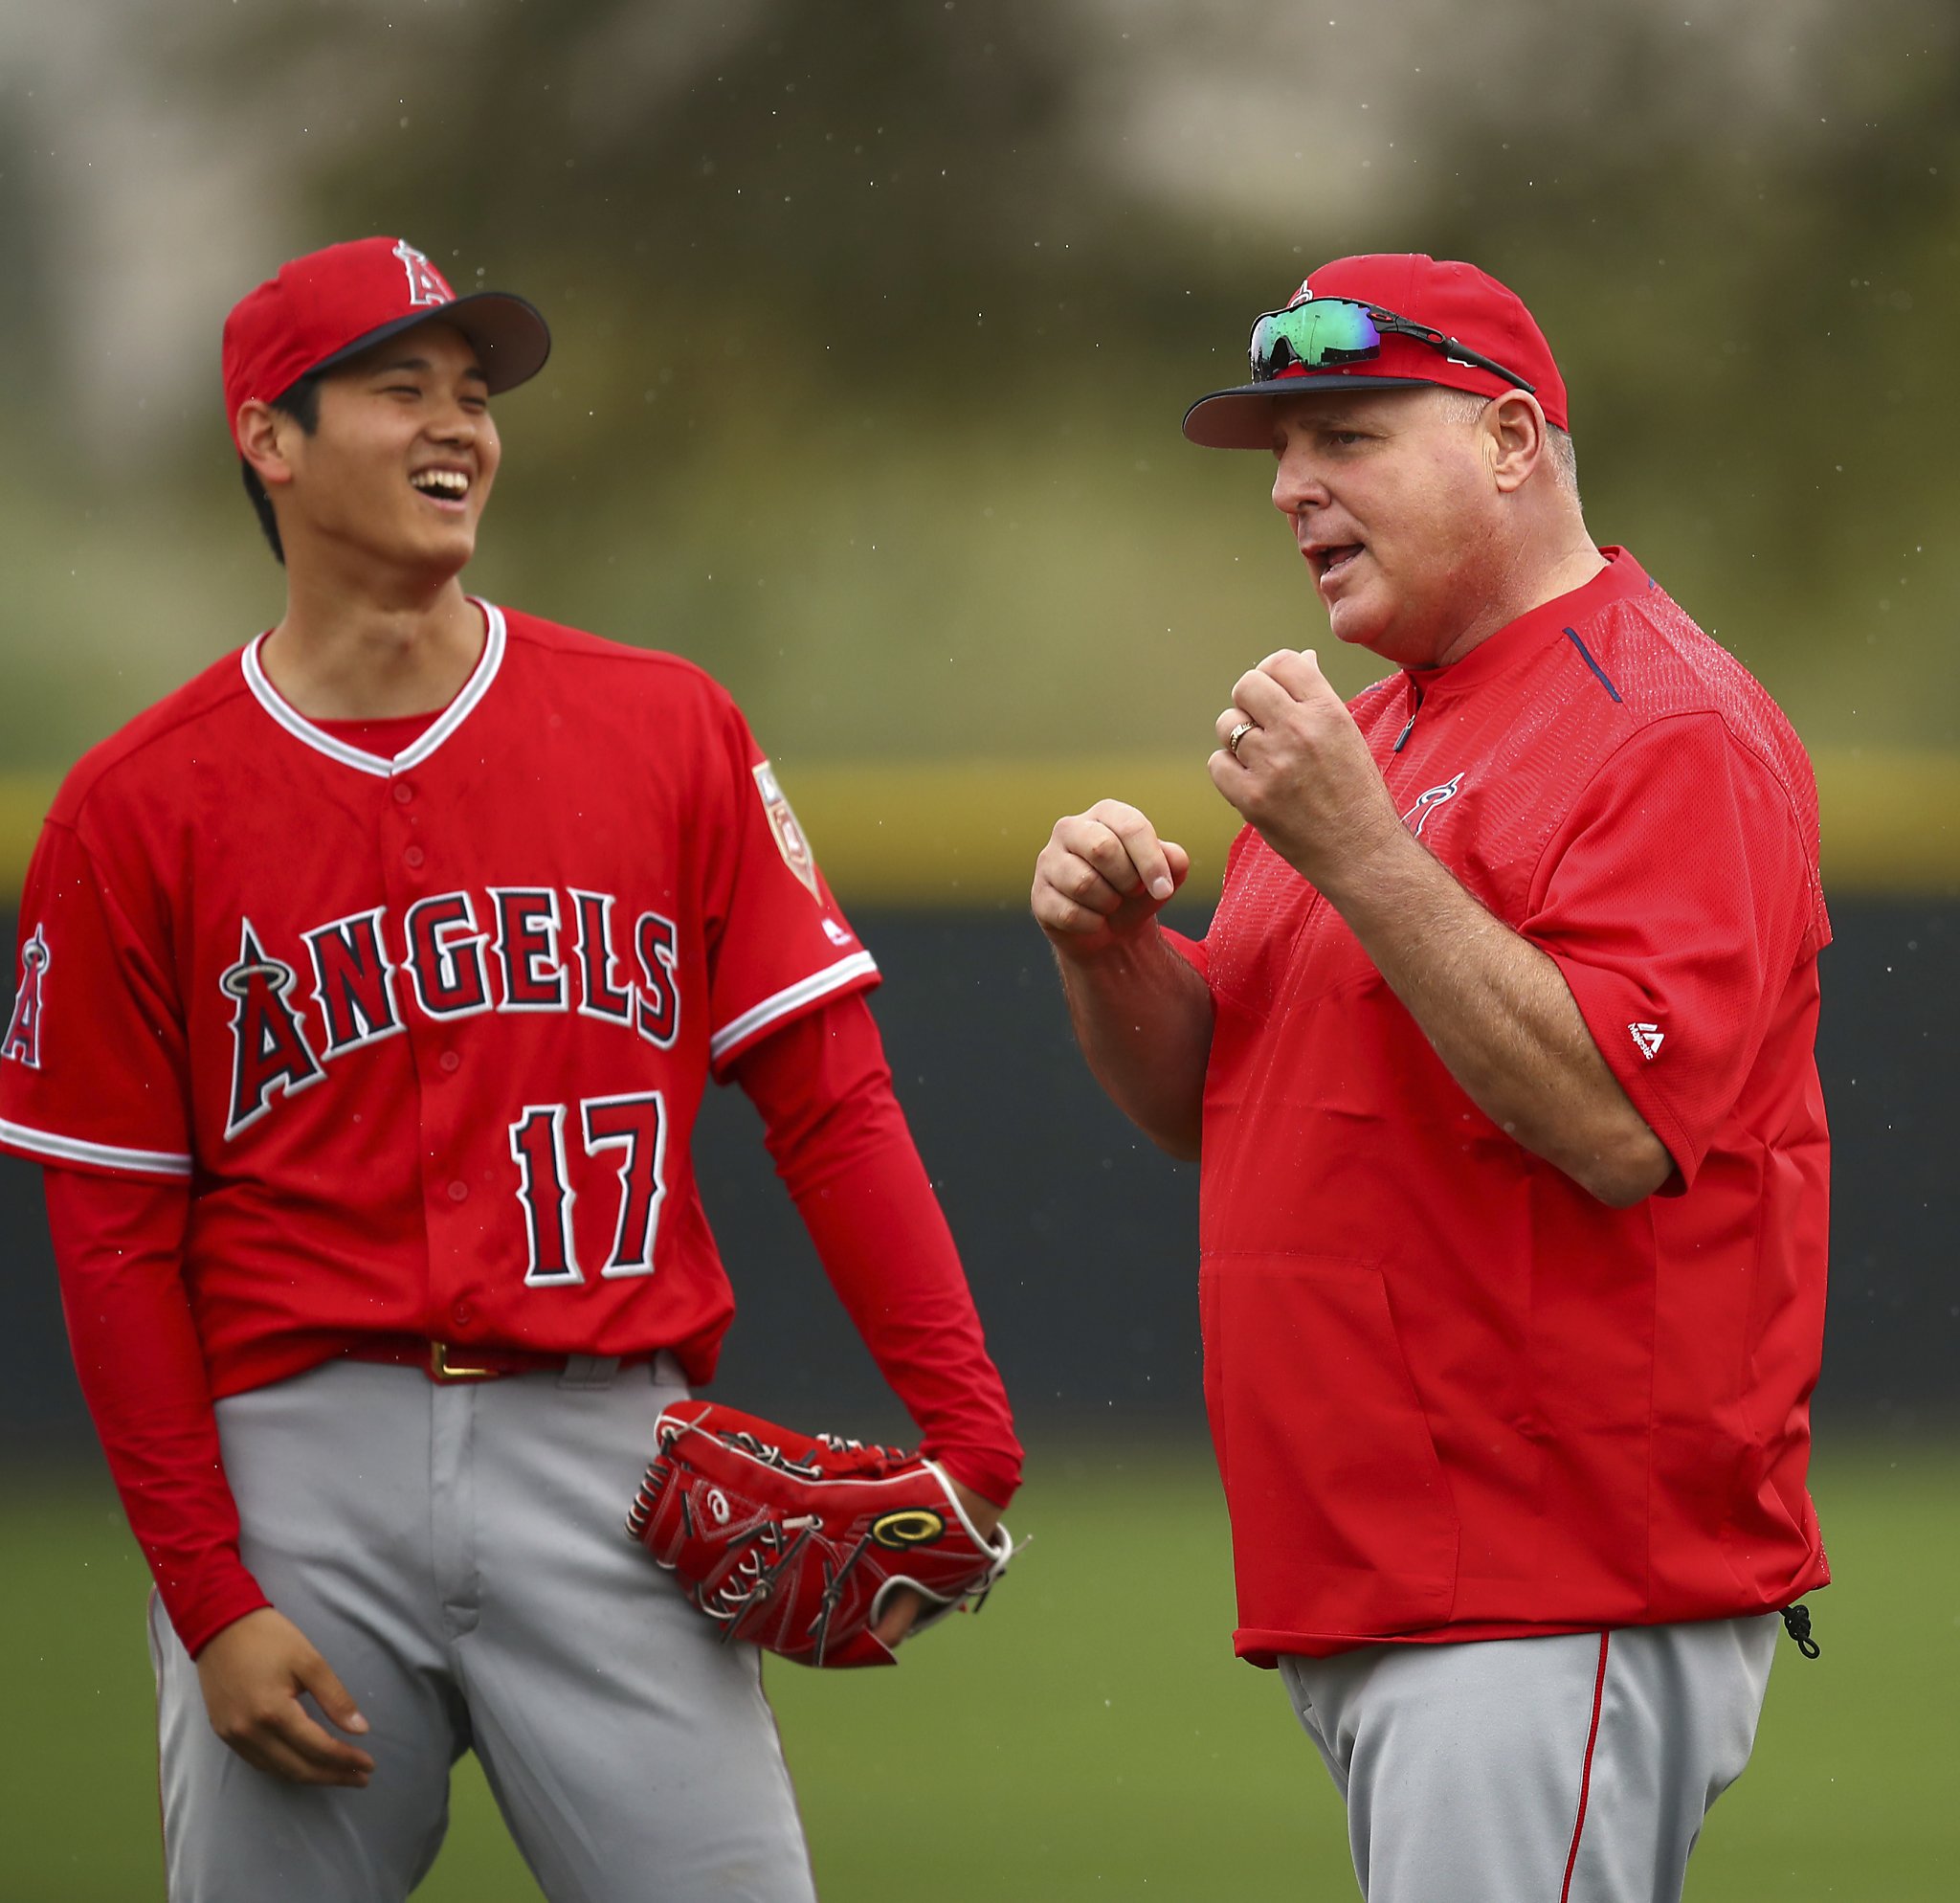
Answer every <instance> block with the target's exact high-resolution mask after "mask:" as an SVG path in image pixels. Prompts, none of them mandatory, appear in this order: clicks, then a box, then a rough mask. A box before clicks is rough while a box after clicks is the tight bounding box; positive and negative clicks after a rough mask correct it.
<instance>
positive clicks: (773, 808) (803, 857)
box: [755, 760, 817, 898]
mask: <svg viewBox="0 0 1960 1903" xmlns="http://www.w3.org/2000/svg"><path fill="white" fill-rule="evenodd" d="M755 785H756V791H757V792H758V793H760V794H761V795H762V808H763V811H764V812H765V813H767V814H768V816H769V831H770V832H772V833H774V834H775V836H776V850H777V851H778V852H780V853H781V854H782V855H783V863H784V864H785V865H787V866H788V867H789V868H790V870H791V872H793V873H794V874H795V875H796V876H797V878H799V879H800V880H802V882H803V883H804V884H805V885H807V886H808V887H809V888H810V896H811V897H812V898H815V897H816V896H817V891H816V861H815V860H814V859H813V858H812V857H811V852H810V841H809V840H806V839H805V838H804V837H803V828H802V827H801V826H799V825H798V824H797V823H796V816H795V814H793V813H792V812H791V810H790V802H789V801H788V800H787V799H785V798H784V797H783V789H782V788H781V787H780V786H778V785H777V784H776V770H775V769H774V768H773V767H772V766H770V765H769V763H768V761H767V760H765V761H764V762H763V763H762V765H761V766H759V767H757V768H756V769H755Z"/></svg>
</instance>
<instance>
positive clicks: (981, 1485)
mask: <svg viewBox="0 0 1960 1903" xmlns="http://www.w3.org/2000/svg"><path fill="white" fill-rule="evenodd" d="M920 1451H921V1452H922V1453H924V1455H925V1457H926V1459H927V1460H933V1461H937V1462H938V1463H939V1465H940V1466H943V1467H944V1468H945V1469H946V1471H947V1473H948V1474H949V1475H951V1477H952V1478H953V1479H955V1480H957V1481H958V1482H959V1483H960V1485H961V1486H962V1487H965V1488H967V1489H969V1490H970V1491H972V1492H974V1493H977V1494H979V1496H980V1497H981V1499H983V1500H991V1501H992V1503H993V1504H994V1505H995V1506H996V1507H1000V1508H1006V1507H1007V1506H1009V1505H1010V1504H1011V1503H1012V1502H1013V1497H1014V1495H1015V1493H1016V1492H1018V1491H1019V1490H1020V1485H1021V1461H1020V1453H1019V1450H1018V1449H1016V1450H1015V1451H1014V1453H1013V1454H1012V1455H1008V1454H1003V1453H995V1452H993V1451H991V1449H988V1448H985V1447H951V1448H946V1449H941V1448H937V1447H935V1446H933V1445H932V1444H930V1443H928V1444H926V1445H925V1446H924V1447H923V1448H922V1449H921V1450H920Z"/></svg>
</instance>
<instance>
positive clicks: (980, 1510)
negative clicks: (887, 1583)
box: [871, 1474, 1001, 1651]
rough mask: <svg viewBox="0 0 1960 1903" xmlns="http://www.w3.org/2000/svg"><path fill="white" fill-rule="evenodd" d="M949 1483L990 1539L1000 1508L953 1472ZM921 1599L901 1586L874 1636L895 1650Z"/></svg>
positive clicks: (948, 1475) (996, 1523) (910, 1623)
mask: <svg viewBox="0 0 1960 1903" xmlns="http://www.w3.org/2000/svg"><path fill="white" fill-rule="evenodd" d="M946 1484H947V1486H948V1487H950V1488H951V1489H953V1497H954V1498H955V1499H956V1500H958V1501H959V1503H960V1505H961V1506H962V1507H963V1508H964V1509H965V1510H966V1514H967V1517H968V1518H969V1520H971V1521H972V1522H973V1525H974V1526H975V1527H976V1528H977V1529H978V1530H979V1533H980V1534H981V1536H982V1537H983V1538H989V1539H991V1537H992V1536H993V1529H994V1528H995V1527H997V1526H998V1525H999V1524H1000V1515H1001V1509H1000V1508H998V1507H996V1506H995V1505H994V1504H993V1502H992V1501H991V1500H986V1499H982V1498H981V1496H980V1495H979V1494H977V1493H975V1492H974V1491H973V1489H971V1488H970V1487H962V1486H961V1485H960V1483H959V1482H958V1481H957V1480H955V1479H954V1478H953V1477H952V1475H951V1474H947V1477H946ZM922 1603H923V1601H921V1600H920V1597H919V1595H918V1594H917V1593H913V1592H907V1591H905V1589H904V1588H903V1587H901V1588H900V1589H899V1590H898V1591H897V1592H895V1593H894V1594H893V1595H892V1597H891V1603H890V1604H889V1605H887V1606H886V1607H885V1609H884V1617H883V1618H882V1619H880V1621H879V1622H878V1623H877V1624H876V1625H874V1626H873V1627H872V1628H871V1636H872V1637H873V1638H874V1639H877V1640H878V1641H880V1643H881V1644H883V1645H886V1646H890V1647H891V1648H892V1649H893V1650H894V1651H896V1650H897V1649H898V1645H899V1641H900V1640H901V1639H902V1638H903V1637H904V1636H905V1634H906V1633H907V1632H909V1631H910V1630H911V1629H912V1622H913V1621H914V1620H915V1619H917V1618H918V1617H919V1608H920V1606H921V1604H922Z"/></svg>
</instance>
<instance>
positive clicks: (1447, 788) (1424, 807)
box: [1402, 773, 1463, 840]
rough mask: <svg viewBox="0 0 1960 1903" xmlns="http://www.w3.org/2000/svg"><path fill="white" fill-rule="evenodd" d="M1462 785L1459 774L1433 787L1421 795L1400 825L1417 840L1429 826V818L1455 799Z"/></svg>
mask: <svg viewBox="0 0 1960 1903" xmlns="http://www.w3.org/2000/svg"><path fill="white" fill-rule="evenodd" d="M1462 784H1463V775H1462V774H1461V773H1459V774H1458V775H1457V777H1456V778H1455V779H1453V780H1445V781H1444V782H1443V783H1442V785H1441V786H1433V787H1431V788H1430V790H1429V791H1428V792H1427V793H1425V794H1423V795H1420V796H1419V797H1418V798H1417V799H1416V802H1415V804H1414V806H1412V807H1411V808H1410V809H1409V810H1408V812H1406V813H1405V814H1403V815H1402V823H1403V825H1405V826H1407V827H1408V828H1409V830H1410V831H1411V832H1412V833H1414V835H1415V837H1416V838H1417V839H1418V840H1419V839H1420V838H1421V837H1422V829H1423V827H1425V826H1426V825H1428V824H1429V816H1430V815H1431V814H1432V813H1434V812H1435V811H1436V809H1437V807H1438V806H1440V805H1442V804H1443V803H1444V801H1445V800H1451V799H1454V798H1456V796H1457V794H1458V791H1459V789H1460V788H1461V786H1462Z"/></svg>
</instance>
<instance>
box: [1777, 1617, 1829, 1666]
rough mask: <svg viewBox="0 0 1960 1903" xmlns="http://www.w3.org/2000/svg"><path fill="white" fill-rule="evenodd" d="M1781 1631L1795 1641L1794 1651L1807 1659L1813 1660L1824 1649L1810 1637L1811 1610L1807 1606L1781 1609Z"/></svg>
mask: <svg viewBox="0 0 1960 1903" xmlns="http://www.w3.org/2000/svg"><path fill="white" fill-rule="evenodd" d="M1783 1629H1784V1630H1785V1631H1786V1632H1788V1633H1789V1634H1790V1636H1791V1637H1792V1638H1793V1639H1794V1640H1795V1641H1796V1649H1797V1650H1798V1651H1800V1652H1801V1653H1802V1654H1803V1655H1804V1657H1805V1658H1807V1659H1814V1658H1815V1657H1816V1656H1817V1654H1818V1653H1819V1652H1821V1651H1822V1650H1823V1649H1824V1648H1823V1647H1822V1646H1820V1645H1818V1644H1817V1642H1816V1641H1815V1639H1813V1638H1812V1637H1811V1609H1810V1607H1809V1606H1807V1605H1786V1606H1785V1607H1783Z"/></svg>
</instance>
